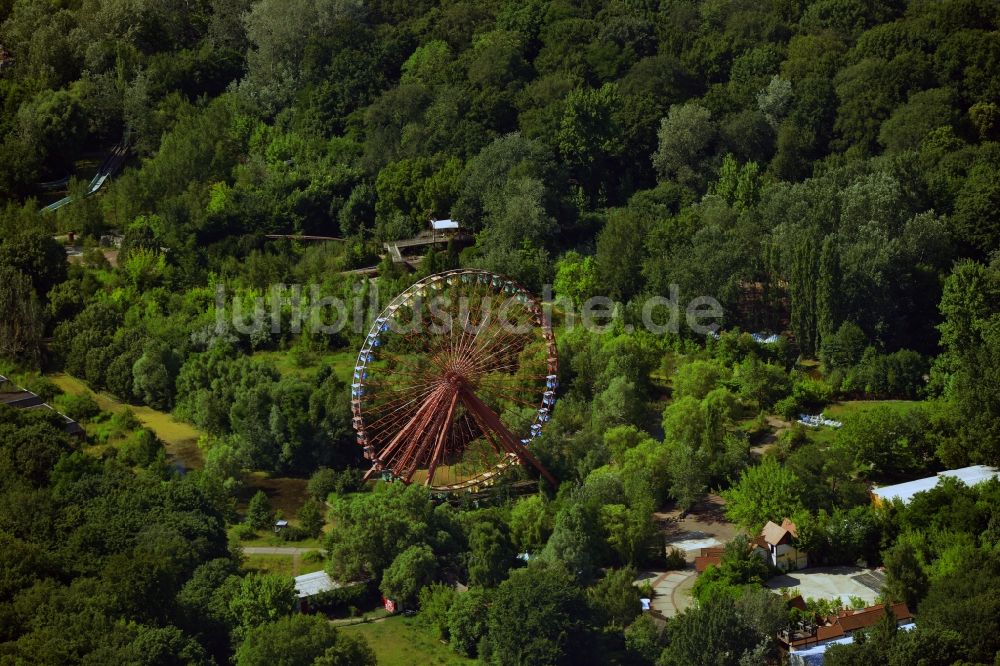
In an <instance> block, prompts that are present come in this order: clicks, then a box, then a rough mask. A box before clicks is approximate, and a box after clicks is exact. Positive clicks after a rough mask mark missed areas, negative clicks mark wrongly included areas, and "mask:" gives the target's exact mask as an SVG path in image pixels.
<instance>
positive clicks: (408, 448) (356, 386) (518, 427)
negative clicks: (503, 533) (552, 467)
mask: <svg viewBox="0 0 1000 666" xmlns="http://www.w3.org/2000/svg"><path fill="white" fill-rule="evenodd" d="M557 374H558V357H557V353H556V344H555V338H554V337H553V335H552V329H551V327H550V326H549V325H548V323H547V322H546V321H545V319H544V317H543V316H542V309H541V306H540V304H539V302H538V300H537V299H536V298H535V297H534V296H533V295H531V294H530V293H529V292H528V291H526V290H525V289H524V288H523V287H522V286H521V285H519V284H517V283H516V282H514V281H512V280H510V279H507V278H505V277H502V276H500V275H496V274H494V273H490V272H488V271H483V270H476V269H458V270H452V271H446V272H444V273H438V274H436V275H431V276H428V277H426V278H423V279H422V280H420V281H418V282H416V283H415V284H413V285H412V286H410V287H409V288H408V289H406V290H405V291H403V292H402V293H401V294H399V295H398V296H396V297H395V298H394V299H393V300H392V301H391V302H390V303H389V305H388V306H387V307H386V308H385V310H383V311H382V313H381V314H380V315H379V317H378V318H377V319H376V320H375V322H374V324H373V325H372V328H371V330H370V331H369V333H368V335H367V337H366V338H365V341H364V344H363V345H362V347H361V351H360V352H359V354H358V360H357V363H356V364H355V368H354V382H353V383H352V385H351V410H352V413H353V425H354V429H355V431H356V432H357V441H358V444H359V445H361V446H362V447H364V455H365V458H367V459H369V460H371V461H372V466H371V469H370V470H368V471H367V473H366V474H365V478H366V479H369V478H372V477H373V476H380V477H381V478H383V479H385V480H402V481H404V482H406V483H410V482H415V483H424V484H425V485H427V486H429V487H431V488H433V489H435V490H439V491H446V492H454V491H460V490H477V489H479V488H480V487H483V486H487V485H489V484H491V483H492V482H493V481H495V480H496V479H497V477H499V476H500V474H502V473H503V472H504V471H505V470H506V469H508V468H509V467H511V466H512V465H515V464H518V463H520V464H522V465H525V466H531V467H533V468H535V469H536V470H537V471H538V473H539V474H541V475H542V476H543V477H544V478H545V479H546V480H547V481H548V482H549V483H551V484H552V485H553V486H555V485H557V484H556V482H555V479H554V478H553V477H552V475H551V474H550V473H549V472H548V471H547V470H546V469H545V468H544V467H543V466H542V465H541V463H539V462H538V460H537V459H536V458H535V457H534V456H533V455H532V454H531V453H530V451H529V448H530V446H531V442H532V440H533V439H535V438H536V437H538V436H539V435H540V434H541V432H542V428H543V426H544V424H545V423H546V422H547V421H548V420H549V418H550V415H551V412H552V408H553V406H554V405H555V400H556V395H555V391H556V388H557V386H558V377H557Z"/></svg>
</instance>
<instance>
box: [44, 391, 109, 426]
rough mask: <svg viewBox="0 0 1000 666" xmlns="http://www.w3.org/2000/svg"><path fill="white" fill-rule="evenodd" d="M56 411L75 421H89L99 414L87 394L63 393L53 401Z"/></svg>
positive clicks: (95, 405)
mask: <svg viewBox="0 0 1000 666" xmlns="http://www.w3.org/2000/svg"><path fill="white" fill-rule="evenodd" d="M54 404H55V407H56V409H58V410H59V411H61V412H62V413H63V414H65V415H66V416H68V417H70V418H72V419H75V420H77V421H89V420H91V419H93V418H94V417H95V416H97V415H98V414H100V413H101V408H100V407H98V406H97V403H96V402H94V399H93V398H91V397H90V395H89V394H87V393H81V394H80V395H70V394H68V393H65V394H63V395H60V396H58V397H56V399H55V400H54Z"/></svg>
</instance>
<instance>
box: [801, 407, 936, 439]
mask: <svg viewBox="0 0 1000 666" xmlns="http://www.w3.org/2000/svg"><path fill="white" fill-rule="evenodd" d="M917 404H919V403H918V402H917V401H915V400H844V401H842V402H835V403H833V404H831V405H827V406H826V407H825V408H824V409H823V414H825V415H826V417H827V418H831V419H836V420H837V421H842V422H843V423H845V424H847V423H850V422H851V420H852V419H855V418H857V417H858V416H860V415H862V414H864V413H866V412H870V411H872V410H873V409H878V408H880V407H888V408H889V409H892V410H894V411H898V412H905V411H907V410H909V409H912V408H913V406H914V405H917ZM807 431H808V433H809V439H810V440H812V441H813V442H816V443H817V444H823V445H830V444H833V442H834V441H835V440H836V437H837V429H836V428H828V427H826V426H823V427H820V428H808V429H807Z"/></svg>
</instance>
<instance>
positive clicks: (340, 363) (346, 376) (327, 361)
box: [253, 349, 358, 384]
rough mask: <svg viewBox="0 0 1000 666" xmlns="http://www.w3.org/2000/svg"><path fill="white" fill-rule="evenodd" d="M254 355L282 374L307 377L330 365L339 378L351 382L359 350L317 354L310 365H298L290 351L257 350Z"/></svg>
mask: <svg viewBox="0 0 1000 666" xmlns="http://www.w3.org/2000/svg"><path fill="white" fill-rule="evenodd" d="M253 357H254V358H255V359H257V360H258V361H261V362H267V363H270V364H272V365H273V366H274V368H275V370H277V371H278V372H279V373H280V374H281V375H282V376H285V375H295V376H297V377H301V378H303V379H307V378H309V377H312V376H313V375H314V374H316V371H317V370H319V369H320V368H322V367H323V366H326V365H329V366H330V367H331V368H333V372H334V374H335V375H337V377H338V378H339V379H341V380H342V381H343V382H345V383H348V384H349V383H350V382H351V381H352V378H353V375H354V363H355V361H356V360H357V357H358V354H357V351H355V350H352V349H341V350H339V351H335V352H330V353H327V354H317V355H316V357H315V360H313V361H312V362H311V363H309V364H308V365H304V366H302V365H298V364H297V363H296V362H295V359H294V357H293V356H292V353H291V352H288V351H262V352H255V353H254V355H253Z"/></svg>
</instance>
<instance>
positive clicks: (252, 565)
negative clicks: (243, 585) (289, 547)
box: [243, 555, 323, 577]
mask: <svg viewBox="0 0 1000 666" xmlns="http://www.w3.org/2000/svg"><path fill="white" fill-rule="evenodd" d="M245 557H246V560H245V561H244V562H243V568H244V569H246V570H247V571H258V572H261V573H273V574H281V575H284V576H292V577H294V576H301V575H302V574H307V573H312V572H314V571H320V570H321V569H322V568H323V562H322V561H320V562H309V561H307V560H306V559H305V558H304V557H301V556H294V555H246V556H245Z"/></svg>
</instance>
